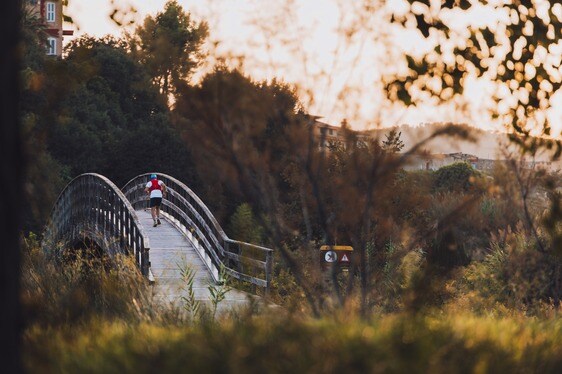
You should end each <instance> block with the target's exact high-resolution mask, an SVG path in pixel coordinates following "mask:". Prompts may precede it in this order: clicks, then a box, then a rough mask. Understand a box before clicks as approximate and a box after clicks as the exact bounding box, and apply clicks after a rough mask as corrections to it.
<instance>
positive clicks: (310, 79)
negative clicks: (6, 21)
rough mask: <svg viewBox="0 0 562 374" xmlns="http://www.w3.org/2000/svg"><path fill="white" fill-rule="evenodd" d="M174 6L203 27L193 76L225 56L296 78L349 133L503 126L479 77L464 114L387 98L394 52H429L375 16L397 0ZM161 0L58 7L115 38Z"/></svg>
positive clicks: (189, 2)
mask: <svg viewBox="0 0 562 374" xmlns="http://www.w3.org/2000/svg"><path fill="white" fill-rule="evenodd" d="M178 2H179V3H180V4H181V5H182V6H183V7H184V9H185V10H186V11H189V12H190V13H191V14H192V16H193V17H194V19H195V20H205V21H206V22H208V23H209V29H210V37H209V40H208V42H207V48H208V49H209V51H210V53H209V58H208V60H207V64H206V66H205V67H203V68H202V69H201V71H200V72H199V74H196V75H195V76H194V80H195V81H196V80H197V78H198V77H200V76H201V75H202V74H204V72H205V70H206V69H210V68H211V67H212V66H213V65H214V64H215V63H216V62H217V61H218V60H219V59H223V60H224V61H226V62H227V63H228V64H229V65H230V66H233V67H239V68H241V69H242V70H243V71H244V72H245V73H246V74H248V75H250V76H251V77H252V78H254V79H256V80H262V79H268V80H270V79H273V78H276V79H279V80H282V81H284V82H287V83H291V84H294V85H295V86H296V87H297V89H298V93H299V97H300V98H301V101H302V102H303V104H304V106H305V109H306V110H307V111H308V113H310V114H313V115H317V116H320V117H322V118H323V119H322V120H323V121H325V122H327V123H329V124H332V125H338V124H340V123H341V121H342V120H344V119H346V121H347V122H348V123H349V124H350V126H351V127H352V128H354V129H357V130H361V129H368V128H375V127H379V126H383V127H386V126H394V125H401V124H410V125H418V124H422V123H424V122H449V121H452V122H463V123H469V124H471V125H474V126H477V127H481V128H485V129H499V128H500V127H501V126H500V125H499V124H494V123H491V122H490V121H489V120H488V118H487V116H486V115H485V114H479V113H486V107H487V105H489V102H490V101H489V99H488V97H487V94H489V93H490V90H491V87H490V86H489V85H488V84H486V82H482V81H468V82H467V83H466V86H465V92H466V97H468V98H469V100H470V103H471V104H470V105H471V108H472V110H471V115H470V117H467V116H466V114H463V113H459V111H456V110H453V109H452V107H451V106H448V107H447V106H445V107H435V106H426V107H418V108H416V109H406V108H403V107H400V106H397V105H392V104H389V103H388V102H385V100H384V97H383V91H382V87H381V83H380V82H381V79H380V78H381V75H382V74H387V73H393V72H397V71H400V69H404V68H405V67H404V66H401V65H400V64H399V63H397V61H400V60H401V59H400V50H401V49H405V50H409V51H418V52H423V50H424V48H427V46H426V45H424V42H423V38H421V35H420V34H419V33H418V32H417V31H415V30H413V31H410V32H404V31H402V30H401V31H398V30H397V29H393V28H392V26H388V25H387V24H383V23H382V22H381V20H380V14H381V12H383V11H385V9H386V10H388V9H389V8H392V9H393V10H394V11H397V10H398V11H399V10H400V9H404V1H403V0H388V1H386V2H381V3H385V6H386V7H387V8H384V9H369V10H365V9H362V8H361V4H362V3H363V2H361V1H350V0H286V1H270V0H178ZM165 3H166V0H96V1H92V0H70V2H69V6H68V7H67V9H66V13H67V14H68V15H69V16H70V17H72V19H73V20H74V24H73V25H69V26H68V27H70V28H72V29H74V30H75V36H74V38H75V37H79V36H81V35H83V34H89V35H93V36H103V35H106V34H113V35H116V36H119V35H121V34H122V32H123V31H133V30H134V28H135V27H136V26H138V25H140V24H142V21H143V19H144V18H145V17H146V16H147V15H149V14H151V15H155V14H156V13H157V12H158V11H161V10H163V8H164V4H165ZM286 4H289V6H286ZM116 7H117V8H118V9H119V10H120V11H119V12H118V13H116V14H115V16H114V19H116V20H117V21H119V22H120V23H121V24H123V25H128V26H118V25H117V23H116V22H115V21H113V20H112V19H111V18H110V14H112V12H113V9H115V8H116ZM132 9H134V11H132ZM472 18H473V19H474V20H478V22H483V23H485V22H494V21H495V20H494V18H493V16H491V15H490V14H489V12H488V13H487V12H486V10H483V9H477V10H476V11H475V14H474V15H473V16H472ZM357 25H362V27H357ZM381 26H384V27H381ZM458 26H459V27H466V26H463V25H462V24H459V25H458ZM69 40H71V39H70V38H67V39H65V42H68V41H69ZM397 47H399V48H397Z"/></svg>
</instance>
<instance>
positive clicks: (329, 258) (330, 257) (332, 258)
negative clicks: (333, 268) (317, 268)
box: [324, 251, 338, 262]
mask: <svg viewBox="0 0 562 374" xmlns="http://www.w3.org/2000/svg"><path fill="white" fill-rule="evenodd" d="M324 260H326V262H336V261H337V260H338V254H337V253H336V252H334V251H328V252H326V254H325V255H324Z"/></svg>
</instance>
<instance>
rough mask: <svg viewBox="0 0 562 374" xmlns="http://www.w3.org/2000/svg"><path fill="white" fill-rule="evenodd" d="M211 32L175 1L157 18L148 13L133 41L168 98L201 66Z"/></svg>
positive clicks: (133, 48)
mask: <svg viewBox="0 0 562 374" xmlns="http://www.w3.org/2000/svg"><path fill="white" fill-rule="evenodd" d="M207 35H208V26H207V24H206V23H205V22H200V23H196V22H194V21H193V20H192V19H191V15H190V13H186V12H184V10H183V8H182V7H181V5H179V4H178V2H177V1H175V0H172V1H168V2H167V3H166V5H165V7H164V11H163V12H158V13H157V14H156V17H151V16H147V17H146V19H145V20H144V23H143V25H142V26H139V27H138V28H137V29H136V33H135V34H134V35H132V36H131V38H130V41H129V42H130V46H131V50H132V51H133V53H134V54H135V55H136V56H137V58H138V60H139V61H140V62H141V63H142V64H143V65H144V66H146V68H147V70H148V72H149V74H150V76H151V77H152V79H153V80H154V82H155V83H157V84H158V85H159V86H160V88H161V90H162V92H163V94H164V95H166V97H167V96H168V95H169V94H173V93H174V90H175V87H176V86H177V84H178V83H179V82H180V81H184V80H186V79H187V78H189V77H190V75H191V74H192V73H193V70H194V69H195V68H196V67H197V66H199V64H200V62H201V59H202V57H203V51H202V46H203V43H204V42H205V39H206V38H207Z"/></svg>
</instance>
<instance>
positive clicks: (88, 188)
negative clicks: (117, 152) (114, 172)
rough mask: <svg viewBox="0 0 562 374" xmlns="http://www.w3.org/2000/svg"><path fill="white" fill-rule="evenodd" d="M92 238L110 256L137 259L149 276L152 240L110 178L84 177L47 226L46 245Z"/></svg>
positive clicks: (70, 186) (67, 189)
mask: <svg viewBox="0 0 562 374" xmlns="http://www.w3.org/2000/svg"><path fill="white" fill-rule="evenodd" d="M84 237H88V238H89V239H91V240H93V241H94V242H96V243H97V244H98V245H99V246H100V247H102V249H104V250H105V251H107V252H108V253H109V254H110V255H113V254H115V253H125V254H131V255H133V256H134V258H135V260H136V262H137V264H138V266H139V268H140V270H141V272H142V274H143V275H144V276H147V277H148V276H149V267H150V261H149V248H150V244H149V240H148V236H147V235H146V234H145V232H144V230H143V228H142V226H141V225H140V222H139V220H138V218H137V215H136V213H135V211H134V209H133V207H132V205H131V204H130V203H129V201H128V200H127V198H126V197H125V195H124V194H123V193H122V192H121V190H119V188H118V187H117V186H115V184H113V183H112V182H111V181H110V180H109V179H107V178H106V177H104V176H102V175H99V174H93V173H88V174H82V175H80V176H78V177H76V178H75V179H73V180H72V181H71V182H70V183H69V184H68V185H67V186H66V187H65V188H64V190H63V191H62V192H61V194H60V195H59V197H58V199H57V201H56V203H55V205H54V207H53V210H52V211H51V217H50V221H49V223H48V225H47V228H46V231H45V236H44V240H43V245H44V246H45V245H49V246H53V245H55V244H56V243H59V242H61V241H62V242H65V243H68V242H71V241H76V240H80V239H83V238H84Z"/></svg>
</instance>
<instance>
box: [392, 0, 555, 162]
mask: <svg viewBox="0 0 562 374" xmlns="http://www.w3.org/2000/svg"><path fill="white" fill-rule="evenodd" d="M405 2H406V3H407V5H406V6H404V9H406V10H405V11H401V12H398V11H395V12H394V13H393V14H392V19H391V21H392V22H393V23H394V24H397V25H401V26H402V27H404V28H410V29H411V28H412V27H415V28H417V29H418V30H419V32H420V33H421V35H422V36H423V39H424V40H425V41H426V42H428V43H430V44H431V46H432V49H431V50H430V51H428V52H426V53H424V54H423V55H421V56H419V55H414V54H406V55H405V59H406V61H407V66H408V69H407V73H406V74H402V73H400V74H396V75H394V76H392V77H390V79H388V80H387V81H386V88H387V92H388V96H389V98H390V99H392V100H396V101H401V102H403V103H404V104H406V105H417V104H420V103H421V102H422V101H424V100H426V101H427V99H428V97H429V98H430V99H432V100H437V102H438V103H445V102H451V101H454V100H455V99H456V98H458V97H459V96H460V95H462V94H463V91H464V88H465V83H466V80H467V78H468V77H469V76H471V77H475V78H484V79H488V80H490V81H491V82H494V86H493V87H494V89H493V95H492V100H491V102H492V103H493V105H490V112H491V116H492V118H493V119H499V120H501V121H502V122H503V123H504V124H506V125H508V127H510V128H511V129H512V130H513V131H514V133H515V134H517V135H520V136H521V135H522V136H523V138H528V137H529V135H530V134H531V131H532V130H533V129H534V130H535V131H536V130H537V129H540V130H541V131H540V133H541V134H542V135H544V136H546V137H548V136H549V135H550V134H551V127H550V122H549V119H548V117H547V112H548V110H549V109H550V108H552V107H553V102H554V101H555V100H556V96H555V94H556V93H557V92H559V91H560V87H561V85H562V70H561V67H560V62H561V58H562V57H561V55H562V46H561V44H560V43H559V40H560V39H561V38H562V5H561V4H560V2H558V1H544V0H542V1H541V0H535V1H518V0H515V1H504V0H496V1H477V0H472V1H467V0H456V1H454V0H447V1H430V0H424V1H421V0H415V1H414V0H407V1H405ZM460 25H466V26H465V27H462V26H460ZM459 26H460V27H459ZM518 138H519V140H521V137H518ZM537 141H538V140H533V143H532V144H531V143H529V142H523V141H522V142H523V143H525V144H524V145H526V147H525V148H526V150H527V151H530V152H531V153H532V152H534V151H536V149H537V147H538V146H539V145H546V146H547V147H548V148H549V149H550V148H552V147H555V146H556V147H557V148H558V152H557V153H556V155H559V153H560V150H559V147H558V145H557V144H555V143H554V142H551V141H545V140H540V141H538V142H540V144H538V143H537Z"/></svg>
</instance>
